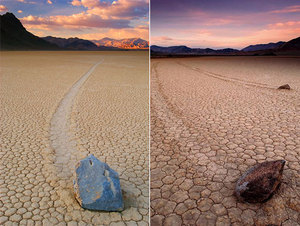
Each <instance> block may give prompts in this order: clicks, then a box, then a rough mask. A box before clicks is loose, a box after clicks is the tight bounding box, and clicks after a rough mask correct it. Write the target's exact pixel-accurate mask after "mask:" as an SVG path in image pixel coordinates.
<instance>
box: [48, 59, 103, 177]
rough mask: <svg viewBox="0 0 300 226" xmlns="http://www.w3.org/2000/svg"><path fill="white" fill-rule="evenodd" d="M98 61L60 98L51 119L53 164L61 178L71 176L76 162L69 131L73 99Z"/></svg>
mask: <svg viewBox="0 0 300 226" xmlns="http://www.w3.org/2000/svg"><path fill="white" fill-rule="evenodd" d="M100 63H102V60H101V61H100V62H98V63H96V64H95V65H94V66H93V67H91V68H90V70H89V71H88V72H87V73H85V74H84V75H83V76H82V77H81V78H80V79H79V80H78V81H77V82H76V83H75V84H74V85H73V86H72V87H71V88H70V90H69V91H68V93H67V94H66V95H65V96H64V98H63V99H62V100H61V102H60V104H59V106H58V107H57V109H56V112H55V113H54V114H53V117H52V119H51V127H50V135H51V145H52V147H53V148H54V150H55V162H54V164H55V166H56V169H57V171H58V172H57V173H58V177H59V178H61V179H68V178H70V177H71V176H72V174H73V168H74V167H75V163H76V159H75V156H76V154H75V153H76V144H75V142H74V137H73V136H72V134H71V133H70V132H69V117H70V113H71V110H72V105H73V101H74V99H75V97H76V95H77V93H78V91H79V90H80V88H81V86H82V85H83V84H84V82H85V81H86V80H87V79H88V77H89V76H90V75H91V74H92V72H93V71H94V70H95V68H96V67H97V66H98V65H99V64H100Z"/></svg>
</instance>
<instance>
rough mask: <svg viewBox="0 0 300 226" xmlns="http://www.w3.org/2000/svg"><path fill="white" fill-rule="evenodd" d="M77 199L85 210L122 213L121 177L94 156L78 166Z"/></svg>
mask: <svg viewBox="0 0 300 226" xmlns="http://www.w3.org/2000/svg"><path fill="white" fill-rule="evenodd" d="M74 190H75V198H76V199H77V201H78V202H79V204H80V205H81V206H82V208H84V209H89V210H102V211H122V210H123V209H124V203H123V197H122V191H121V186H120V179H119V175H118V173H117V172H116V171H114V170H113V169H111V168H110V167H109V166H108V165H107V164H106V163H104V162H101V161H100V160H99V159H97V158H96V157H95V156H94V155H90V156H88V157H86V158H85V159H83V160H81V161H80V162H79V163H78V164H77V166H76V178H75V180H74Z"/></svg>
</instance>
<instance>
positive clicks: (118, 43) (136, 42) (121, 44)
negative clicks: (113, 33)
mask: <svg viewBox="0 0 300 226" xmlns="http://www.w3.org/2000/svg"><path fill="white" fill-rule="evenodd" d="M92 41H93V42H94V43H96V45H98V46H112V47H117V48H122V49H148V48H149V45H148V42H147V41H145V40H143V39H140V38H128V39H120V40H117V39H112V38H103V39H100V40H92Z"/></svg>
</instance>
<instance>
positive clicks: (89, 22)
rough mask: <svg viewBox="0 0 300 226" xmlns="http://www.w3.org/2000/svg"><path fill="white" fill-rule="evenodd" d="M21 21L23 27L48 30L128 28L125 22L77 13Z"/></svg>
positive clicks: (33, 17) (34, 17)
mask: <svg viewBox="0 0 300 226" xmlns="http://www.w3.org/2000/svg"><path fill="white" fill-rule="evenodd" d="M21 21H22V23H23V24H25V25H32V26H31V27H34V25H36V27H39V25H46V26H48V27H49V28H50V29H51V27H52V28H53V29H55V27H72V28H78V29H79V28H82V27H98V28H108V27H113V28H121V27H123V28H124V27H129V24H128V22H127V21H125V20H114V19H111V20H106V19H102V18H101V17H99V16H97V15H94V14H89V13H84V12H83V13H78V14H73V15H70V16H63V15H58V16H50V17H38V16H32V15H30V16H27V17H23V18H21Z"/></svg>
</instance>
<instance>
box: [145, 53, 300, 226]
mask: <svg viewBox="0 0 300 226" xmlns="http://www.w3.org/2000/svg"><path fill="white" fill-rule="evenodd" d="M271 66H272V67H271ZM287 66H288V67H287ZM299 71H300V66H299V59H298V58H291V59H286V58H283V59H281V58H275V59H274V58H264V60H261V59H260V58H248V59H247V58H238V57H237V58H222V57H218V58H215V57H209V58H205V57H204V58H194V59H193V58H191V59H188V58H186V59H154V60H152V62H151V105H150V107H151V134H150V137H151V150H150V153H151V195H150V200H151V225H298V224H299V222H300V202H299V200H300V178H299V177H300V175H299V170H300V166H299V160H300V157H299V156H300V155H299V148H300V146H299V145H300V144H299V128H300V125H299V114H298V113H297V112H299V88H300V81H299V77H298V75H299ZM284 82H287V83H290V84H293V91H292V92H285V91H284V92H281V91H278V90H276V88H277V87H278V85H280V84H281V83H284ZM275 159H285V160H287V164H286V167H285V170H284V175H283V183H282V185H281V187H280V190H279V191H278V192H277V193H276V194H275V195H274V197H273V198H272V199H271V200H270V201H268V202H267V203H264V204H245V203H241V202H239V201H237V200H236V198H235V197H234V195H233V192H234V187H235V183H236V181H237V179H238V178H239V177H240V176H241V175H242V173H243V172H244V171H245V170H246V169H247V168H249V167H251V166H253V165H254V164H256V163H258V162H262V161H265V160H275Z"/></svg>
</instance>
